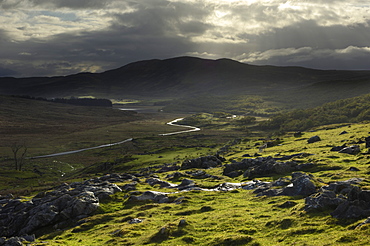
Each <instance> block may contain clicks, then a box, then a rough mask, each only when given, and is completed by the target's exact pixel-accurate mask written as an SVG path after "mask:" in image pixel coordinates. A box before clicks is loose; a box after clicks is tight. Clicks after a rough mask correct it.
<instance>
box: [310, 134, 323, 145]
mask: <svg viewBox="0 0 370 246" xmlns="http://www.w3.org/2000/svg"><path fill="white" fill-rule="evenodd" d="M319 141H321V138H320V137H319V136H317V135H316V136H313V137H310V138H309V139H308V140H307V143H316V142H319Z"/></svg>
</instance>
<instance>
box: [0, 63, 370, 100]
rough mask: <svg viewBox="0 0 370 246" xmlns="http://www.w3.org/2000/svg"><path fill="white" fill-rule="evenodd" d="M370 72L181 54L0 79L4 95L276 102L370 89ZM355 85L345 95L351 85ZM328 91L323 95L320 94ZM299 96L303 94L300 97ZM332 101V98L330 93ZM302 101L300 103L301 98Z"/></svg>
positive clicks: (359, 93)
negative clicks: (96, 70)
mask: <svg viewBox="0 0 370 246" xmlns="http://www.w3.org/2000/svg"><path fill="white" fill-rule="evenodd" d="M369 83H370V71H336V70H315V69H307V68H302V67H276V66H254V65H248V64H244V63H240V62H237V61H233V60H230V59H219V60H209V59H201V58H194V57H177V58H171V59H165V60H157V59H155V60H146V61H139V62H134V63H130V64H128V65H126V66H123V67H121V68H118V69H114V70H109V71H106V72H103V73H79V74H74V75H69V76H58V77H33V78H9V77H3V78H0V94H16V95H30V96H34V97H47V98H52V97H67V96H75V97H76V96H85V95H91V96H95V97H100V98H169V99H171V98H172V99H173V98H180V97H181V98H188V97H192V98H194V97H197V96H199V97H203V96H204V95H214V96H223V97H231V96H237V95H252V94H253V95H264V96H269V95H270V96H275V98H274V101H279V100H280V101H282V102H283V103H294V102H295V101H297V100H299V101H302V100H300V99H299V98H300V97H299V94H300V95H301V96H302V97H303V98H304V100H308V104H310V103H309V101H310V100H311V101H312V102H313V103H315V102H316V101H317V98H316V99H314V100H313V99H312V98H314V97H312V95H316V94H320V98H322V97H325V96H326V95H327V93H328V92H329V94H330V97H333V98H335V99H336V100H337V99H342V98H346V97H353V96H358V95H361V94H364V93H370V86H369ZM354 84H356V89H355V90H351V89H350V91H351V93H350V95H346V93H347V92H348V91H349V89H348V88H351V87H352V85H354ZM320 92H324V94H322V93H320ZM297 98H298V99H297ZM328 99H329V101H330V98H328ZM298 103H299V102H298Z"/></svg>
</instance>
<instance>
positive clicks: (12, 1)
mask: <svg viewBox="0 0 370 246" xmlns="http://www.w3.org/2000/svg"><path fill="white" fill-rule="evenodd" d="M110 2H112V0H78V1H75V0H2V1H1V2H0V9H15V8H18V7H26V6H29V7H30V8H31V7H43V8H51V9H54V8H71V9H86V8H88V9H98V8H104V7H106V6H107V4H108V3H110Z"/></svg>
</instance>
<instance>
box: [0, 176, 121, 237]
mask: <svg viewBox="0 0 370 246" xmlns="http://www.w3.org/2000/svg"><path fill="white" fill-rule="evenodd" d="M106 178H107V179H108V178H112V176H109V177H108V176H106V177H103V178H96V179H91V180H88V181H85V182H83V183H79V182H75V183H71V184H63V185H60V186H59V187H56V188H55V190H53V191H49V192H41V193H39V194H38V195H36V196H35V197H34V198H33V199H32V200H30V201H26V202H22V201H21V200H19V199H7V200H5V202H4V201H3V199H2V201H3V203H2V204H3V206H2V207H1V209H0V236H3V237H8V238H9V237H17V236H20V235H26V234H33V233H35V232H36V231H37V230H38V229H40V228H42V227H46V226H48V227H59V226H61V225H67V224H69V222H73V221H77V220H79V219H82V218H84V217H87V216H89V215H91V214H92V213H94V212H95V211H96V209H97V208H98V207H99V199H106V198H107V197H109V196H110V195H112V194H114V193H115V192H118V191H122V190H121V189H120V188H119V187H118V186H117V185H115V184H112V183H109V182H108V181H103V180H104V179H106Z"/></svg>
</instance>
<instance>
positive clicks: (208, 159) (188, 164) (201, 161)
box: [181, 155, 224, 169]
mask: <svg viewBox="0 0 370 246" xmlns="http://www.w3.org/2000/svg"><path fill="white" fill-rule="evenodd" d="M222 161H224V159H223V158H222V157H220V156H218V155H210V156H203V157H199V158H196V159H191V160H186V161H184V162H183V163H182V164H181V169H191V168H201V169H207V168H211V167H218V166H221V165H222Z"/></svg>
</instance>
